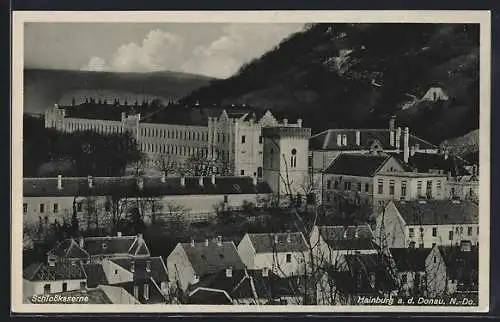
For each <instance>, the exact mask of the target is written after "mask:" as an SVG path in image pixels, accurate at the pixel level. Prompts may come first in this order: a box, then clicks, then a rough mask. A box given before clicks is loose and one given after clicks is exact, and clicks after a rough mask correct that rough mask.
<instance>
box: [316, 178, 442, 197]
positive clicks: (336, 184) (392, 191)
mask: <svg viewBox="0 0 500 322" xmlns="http://www.w3.org/2000/svg"><path fill="white" fill-rule="evenodd" d="M339 185H340V182H339V181H337V180H335V181H334V182H333V189H339ZM395 186H396V182H395V180H389V195H391V196H392V195H394V194H395ZM432 187H433V186H432V180H429V181H427V184H426V188H427V190H426V191H427V194H428V195H432ZM326 188H327V189H332V181H331V180H328V181H327V183H326ZM362 188H363V187H362V183H361V182H358V183H357V189H356V191H358V192H366V193H368V192H369V191H370V184H369V183H365V184H364V189H362ZM351 189H352V186H351V182H349V181H344V190H347V191H351ZM441 189H442V183H441V180H438V181H437V182H436V194H437V195H440V194H441ZM377 193H378V194H379V195H381V194H384V180H383V179H379V180H378V185H377ZM406 194H407V182H406V181H401V196H406ZM417 194H418V195H422V181H418V182H417Z"/></svg>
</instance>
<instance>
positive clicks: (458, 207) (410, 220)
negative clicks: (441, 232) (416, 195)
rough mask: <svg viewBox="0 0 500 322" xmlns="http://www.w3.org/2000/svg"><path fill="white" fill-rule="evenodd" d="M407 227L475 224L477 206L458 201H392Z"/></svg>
mask: <svg viewBox="0 0 500 322" xmlns="http://www.w3.org/2000/svg"><path fill="white" fill-rule="evenodd" d="M393 202H394V205H395V206H396V208H397V210H398V212H399V214H400V215H401V217H403V219H404V220H405V222H406V224H407V225H453V224H477V223H478V222H479V210H478V205H477V204H475V203H473V202H470V201H467V200H463V201H459V200H413V201H393Z"/></svg>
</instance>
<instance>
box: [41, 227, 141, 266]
mask: <svg viewBox="0 0 500 322" xmlns="http://www.w3.org/2000/svg"><path fill="white" fill-rule="evenodd" d="M149 256H150V253H149V249H148V246H147V245H146V242H145V241H144V239H143V238H142V234H137V235H136V236H122V235H121V233H118V235H117V236H106V237H80V238H79V239H78V242H76V241H75V240H74V239H66V240H64V241H62V242H60V243H58V244H57V245H56V247H54V248H53V249H51V250H50V251H49V252H48V253H47V258H48V260H49V261H83V262H92V263H98V262H100V261H101V260H102V259H105V258H113V257H137V258H140V257H149Z"/></svg>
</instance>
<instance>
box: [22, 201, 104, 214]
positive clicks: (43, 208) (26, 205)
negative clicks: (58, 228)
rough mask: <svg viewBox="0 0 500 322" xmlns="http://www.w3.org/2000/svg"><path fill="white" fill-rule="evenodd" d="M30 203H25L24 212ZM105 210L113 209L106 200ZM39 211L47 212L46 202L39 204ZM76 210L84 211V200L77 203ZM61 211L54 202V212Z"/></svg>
mask: <svg viewBox="0 0 500 322" xmlns="http://www.w3.org/2000/svg"><path fill="white" fill-rule="evenodd" d="M28 210H29V209H28V204H27V203H23V213H27V212H28ZM104 210H105V211H111V204H110V203H109V202H106V203H105V204H104ZM38 211H39V212H40V213H41V214H43V213H45V211H46V209H45V204H44V203H41V204H39V205H38ZM76 211H78V212H82V211H83V202H77V203H76ZM58 212H59V204H58V203H54V204H53V205H52V213H55V214H57V213H58Z"/></svg>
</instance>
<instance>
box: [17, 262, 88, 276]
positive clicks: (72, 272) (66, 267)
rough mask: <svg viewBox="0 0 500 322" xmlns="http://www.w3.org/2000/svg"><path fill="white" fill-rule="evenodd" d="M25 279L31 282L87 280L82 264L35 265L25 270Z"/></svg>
mask: <svg viewBox="0 0 500 322" xmlns="http://www.w3.org/2000/svg"><path fill="white" fill-rule="evenodd" d="M23 278H24V279H26V280H29V281H58V280H85V279H87V276H86V275H85V271H84V269H83V267H82V265H81V264H80V263H67V262H59V263H56V264H55V265H54V266H50V265H49V264H47V263H33V264H31V265H29V266H28V267H26V268H25V269H24V270H23Z"/></svg>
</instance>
